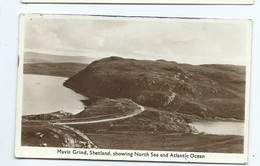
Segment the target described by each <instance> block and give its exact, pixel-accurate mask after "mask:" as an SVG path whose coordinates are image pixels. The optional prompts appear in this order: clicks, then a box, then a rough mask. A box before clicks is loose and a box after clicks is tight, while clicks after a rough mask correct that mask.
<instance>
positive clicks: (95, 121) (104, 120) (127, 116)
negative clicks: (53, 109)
mask: <svg viewBox="0 0 260 166" xmlns="http://www.w3.org/2000/svg"><path fill="white" fill-rule="evenodd" d="M138 107H139V108H140V109H139V110H138V111H135V113H133V114H130V115H126V116H121V117H116V118H109V119H101V120H93V121H84V122H56V123H53V124H58V125H70V124H92V123H101V122H109V121H116V120H122V119H127V118H131V117H133V116H136V115H138V114H140V113H141V112H143V111H144V110H145V108H144V107H143V106H141V105H138Z"/></svg>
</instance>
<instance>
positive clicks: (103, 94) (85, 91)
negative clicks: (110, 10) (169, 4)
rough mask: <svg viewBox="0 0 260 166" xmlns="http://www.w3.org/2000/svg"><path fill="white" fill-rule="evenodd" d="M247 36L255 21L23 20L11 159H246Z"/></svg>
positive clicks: (75, 17) (39, 17)
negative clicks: (13, 150)
mask: <svg viewBox="0 0 260 166" xmlns="http://www.w3.org/2000/svg"><path fill="white" fill-rule="evenodd" d="M251 34H252V21H251V20H239V19H203V18H202V19H194V18H192V19H191V18H156V17H118V16H117V17H114V16H79V15H47V14H46V15H40V14H22V15H21V16H20V36H19V64H18V89H17V90H18V91H17V93H18V94H17V121H16V151H15V152H16V157H21V158H67V159H95V160H135V161H167V162H200V163H201V162H202V163H203V162H206V163H212V162H214V163H246V162H247V151H248V149H247V147H248V122H249V89H250V63H251V40H252V36H251ZM36 152H37V153H36Z"/></svg>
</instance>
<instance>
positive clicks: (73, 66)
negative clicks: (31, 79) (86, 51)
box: [23, 63, 87, 77]
mask: <svg viewBox="0 0 260 166" xmlns="http://www.w3.org/2000/svg"><path fill="white" fill-rule="evenodd" d="M85 67H87V64H83V63H25V64H24V69H23V72H24V74H38V75H49V76H59V77H71V76H73V75H74V74H76V73H78V72H79V71H81V70H83V69H84V68H85Z"/></svg>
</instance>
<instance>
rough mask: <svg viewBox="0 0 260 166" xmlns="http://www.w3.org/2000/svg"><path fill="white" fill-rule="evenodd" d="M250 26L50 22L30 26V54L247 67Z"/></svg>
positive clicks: (113, 20)
mask: <svg viewBox="0 0 260 166" xmlns="http://www.w3.org/2000/svg"><path fill="white" fill-rule="evenodd" d="M247 28H248V27H247V25H246V24H243V23H237V22H234V23H232V20H230V22H227V21H225V22H220V21H217V20H216V21H215V22H213V21H212V20H211V21H209V22H207V21H200V20H197V21H194V20H180V19H162V20H159V19H156V20H154V19H148V18H147V19H133V18H125V19H117V18H111V19H100V17H99V18H98V19H66V16H64V19H55V18H53V19H51V18H34V19H30V20H28V21H27V22H26V33H25V48H26V49H27V50H36V51H37V50H38V51H44V50H45V52H53V53H54V54H55V53H56V54H57V53H58V52H59V54H63V55H85V56H93V57H100V58H102V57H107V56H113V55H114V56H122V57H131V58H137V59H166V60H172V61H177V62H183V63H193V64H202V63H229V64H244V63H245V62H244V60H245V56H246V54H247V51H248V47H247V45H246V44H245V43H246V42H247V39H248V34H247Z"/></svg>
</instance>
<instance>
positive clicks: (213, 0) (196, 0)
mask: <svg viewBox="0 0 260 166" xmlns="http://www.w3.org/2000/svg"><path fill="white" fill-rule="evenodd" d="M21 1H22V2H23V3H92V4H98V3H101V4H106V3H114V4H130V3H132V4H253V3H254V0H109V1H108V0H21Z"/></svg>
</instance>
